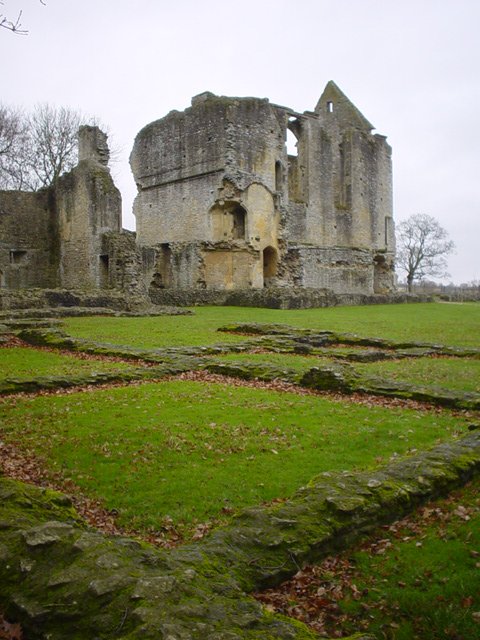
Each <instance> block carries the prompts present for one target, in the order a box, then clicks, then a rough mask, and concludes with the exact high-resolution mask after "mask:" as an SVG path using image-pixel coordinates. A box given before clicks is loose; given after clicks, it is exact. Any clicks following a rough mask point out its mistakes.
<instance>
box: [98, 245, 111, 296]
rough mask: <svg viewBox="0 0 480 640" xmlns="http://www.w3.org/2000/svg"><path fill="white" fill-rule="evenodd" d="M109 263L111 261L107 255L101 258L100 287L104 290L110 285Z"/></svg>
mask: <svg viewBox="0 0 480 640" xmlns="http://www.w3.org/2000/svg"><path fill="white" fill-rule="evenodd" d="M109 263H110V259H109V256H108V254H107V253H104V254H102V255H101V256H99V266H100V269H99V283H98V284H99V285H100V287H101V288H102V289H105V288H106V287H108V284H109V273H110V271H109Z"/></svg>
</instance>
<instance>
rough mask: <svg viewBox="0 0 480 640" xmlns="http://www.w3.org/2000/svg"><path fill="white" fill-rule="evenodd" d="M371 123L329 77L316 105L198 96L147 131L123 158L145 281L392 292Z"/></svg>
mask: <svg viewBox="0 0 480 640" xmlns="http://www.w3.org/2000/svg"><path fill="white" fill-rule="evenodd" d="M372 128H373V127H372V125H371V124H370V123H369V122H368V121H367V120H366V119H365V118H364V116H363V115H362V114H361V113H360V112H359V111H358V110H357V109H356V107H355V106H354V105H353V104H352V103H351V102H350V101H349V100H348V98H346V96H345V95H344V94H343V93H342V92H341V91H340V90H339V89H338V87H337V86H336V85H335V84H334V83H333V82H329V83H328V85H327V87H326V89H325V91H324V93H323V94H322V96H321V98H320V100H319V102H318V104H317V106H316V108H315V111H313V112H305V113H303V114H299V113H295V112H294V111H292V110H291V109H288V108H286V107H281V106H277V105H273V104H270V103H269V101H268V100H266V99H258V98H226V97H219V96H215V95H213V94H211V93H204V94H201V95H199V96H196V97H195V98H193V100H192V106H191V107H190V108H189V109H187V110H186V111H184V112H182V113H180V112H177V111H172V112H171V113H169V114H168V115H167V116H166V117H165V118H163V119H161V120H158V121H156V122H153V123H151V124H150V125H148V126H147V127H145V128H144V129H143V130H142V131H141V132H140V133H139V134H138V136H137V138H136V140H135V144H134V147H133V151H132V154H131V158H130V161H131V166H132V170H133V173H134V176H135V180H136V183H137V186H138V190H139V193H138V196H137V198H136V201H135V205H134V213H135V216H136V220H137V242H138V244H139V246H141V247H145V248H149V249H154V251H155V256H156V259H155V263H154V264H151V265H150V271H151V275H148V277H147V284H149V285H150V287H151V288H152V289H155V288H160V289H164V288H173V289H175V288H176V289H185V288H203V289H227V290H229V289H248V288H262V287H269V286H275V287H278V286H280V287H292V286H297V287H310V288H314V289H323V288H326V289H329V290H332V291H334V292H335V293H363V294H372V293H385V292H389V291H391V290H392V289H393V288H394V276H393V260H394V252H395V246H394V229H393V221H392V188H391V183H392V173H391V149H390V147H389V145H388V144H387V143H386V140H385V137H384V136H380V135H372V134H371V130H372ZM287 130H290V131H292V132H293V133H294V135H295V137H296V138H297V149H298V155H296V156H294V155H288V152H287V148H286V136H287Z"/></svg>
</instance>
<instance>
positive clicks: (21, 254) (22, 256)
mask: <svg viewBox="0 0 480 640" xmlns="http://www.w3.org/2000/svg"><path fill="white" fill-rule="evenodd" d="M26 260H27V252H26V251H19V250H18V249H12V250H11V251H10V264H24V263H25V262H26Z"/></svg>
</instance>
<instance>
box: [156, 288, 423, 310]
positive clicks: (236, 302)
mask: <svg viewBox="0 0 480 640" xmlns="http://www.w3.org/2000/svg"><path fill="white" fill-rule="evenodd" d="M149 296H150V299H151V301H152V302H153V303H154V304H158V305H164V304H169V305H178V306H194V305H215V306H233V307H235V306H237V307H267V308H269V309H310V308H316V307H336V306H342V305H369V304H400V303H405V302H432V301H433V298H432V296H428V295H417V294H408V293H394V294H388V295H378V294H377V295H363V294H341V295H340V294H334V293H332V292H331V291H328V290H326V289H303V288H296V289H294V288H288V287H277V288H266V289H243V290H235V291H225V290H214V289H150V291H149Z"/></svg>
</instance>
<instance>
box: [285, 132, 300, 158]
mask: <svg viewBox="0 0 480 640" xmlns="http://www.w3.org/2000/svg"><path fill="white" fill-rule="evenodd" d="M287 153H288V155H289V156H298V139H297V136H296V135H295V134H294V133H293V131H292V130H291V129H287Z"/></svg>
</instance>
